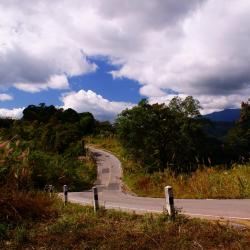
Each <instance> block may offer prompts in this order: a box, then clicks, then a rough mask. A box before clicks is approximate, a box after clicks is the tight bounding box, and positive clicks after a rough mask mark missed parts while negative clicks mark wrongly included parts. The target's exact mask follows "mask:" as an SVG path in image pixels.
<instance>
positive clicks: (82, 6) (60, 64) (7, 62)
mask: <svg viewBox="0 0 250 250" xmlns="http://www.w3.org/2000/svg"><path fill="white" fill-rule="evenodd" d="M0 24H1V25H0V84H1V85H5V86H10V85H15V86H16V87H18V88H19V89H23V90H26V91H31V92H36V91H40V90H44V89H48V88H66V86H67V83H66V82H63V81H62V82H60V83H58V82H57V81H56V82H57V83H58V84H57V83H55V82H54V83H53V84H52V85H51V84H50V79H51V77H53V76H55V75H57V76H62V75H65V76H74V75H80V74H84V73H87V72H91V71H94V70H96V66H95V65H92V64H91V63H90V62H89V61H88V60H87V56H97V55H100V56H107V57H108V58H109V60H110V62H111V63H113V64H120V65H121V69H119V70H117V71H115V72H112V74H113V76H115V77H128V78H131V79H135V80H137V81H139V82H140V83H141V85H142V86H141V90H140V93H141V94H143V95H146V96H148V97H150V98H156V97H162V96H163V95H164V91H163V90H164V89H172V90H174V91H177V92H179V93H180V94H183V95H194V96H195V97H196V98H198V99H200V100H201V103H202V104H203V106H204V105H207V107H205V106H204V108H205V109H207V110H208V109H211V110H212V109H216V108H221V107H222V106H223V105H226V106H227V105H229V104H230V105H231V106H237V105H239V98H240V96H241V95H242V93H244V96H243V97H244V98H245V96H249V95H250V89H249V86H250V73H249V72H250V71H249V61H250V49H249V48H250V47H249V44H250V4H249V0H238V1H235V0H220V1H218V0H190V1H175V0H165V1H162V0H155V1H143V0H133V1H123V0H106V1H101V0H92V1H87V0H71V1H69V0H54V1H50V0H43V1H32V3H31V2H30V0H23V1H22V2H20V1H18V0H1V2H0ZM206 100H212V102H213V105H212V104H211V103H210V102H207V101H206ZM215 100H216V101H215ZM225 100H227V101H225ZM229 102H230V103H229Z"/></svg>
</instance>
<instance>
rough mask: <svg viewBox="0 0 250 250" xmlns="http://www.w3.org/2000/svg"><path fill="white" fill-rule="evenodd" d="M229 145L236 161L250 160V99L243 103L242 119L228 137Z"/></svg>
mask: <svg viewBox="0 0 250 250" xmlns="http://www.w3.org/2000/svg"><path fill="white" fill-rule="evenodd" d="M227 143H228V144H229V146H230V149H231V154H233V156H234V159H235V160H241V161H243V162H245V161H248V160H249V158H250V155H249V152H250V99H249V100H248V101H247V102H242V104H241V111H240V119H239V121H238V122H237V123H236V126H235V127H233V128H232V129H231V130H230V131H229V134H228V136H227Z"/></svg>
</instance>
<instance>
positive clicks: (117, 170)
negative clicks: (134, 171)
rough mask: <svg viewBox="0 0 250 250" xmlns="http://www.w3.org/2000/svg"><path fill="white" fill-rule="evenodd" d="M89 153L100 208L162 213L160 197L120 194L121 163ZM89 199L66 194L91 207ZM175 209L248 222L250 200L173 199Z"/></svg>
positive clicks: (88, 194) (89, 196)
mask: <svg viewBox="0 0 250 250" xmlns="http://www.w3.org/2000/svg"><path fill="white" fill-rule="evenodd" d="M90 151H91V152H92V153H93V154H94V157H95V158H96V161H97V166H98V179H97V181H96V186H97V188H98V191H99V199H100V203H101V204H102V205H104V206H105V207H106V208H115V209H120V210H133V211H137V212H140V211H141V212H162V211H163V209H164V207H165V201H164V199H163V198H145V197H137V196H132V195H130V194H126V193H124V192H123V191H122V190H123V188H122V180H121V176H122V168H121V163H120V161H119V160H118V159H117V158H116V157H115V156H114V155H112V154H111V153H108V152H106V151H103V150H99V149H94V148H90ZM92 197H93V194H92V192H91V191H85V192H74V193H69V200H70V201H72V202H77V203H84V204H92ZM175 207H176V208H178V209H180V211H181V213H183V214H188V215H191V216H197V217H214V218H224V219H244V220H250V199H244V200H236V199H230V200H213V199H207V200H206V199H205V200H204V199H202V200H199V199H198V200H197V199H175Z"/></svg>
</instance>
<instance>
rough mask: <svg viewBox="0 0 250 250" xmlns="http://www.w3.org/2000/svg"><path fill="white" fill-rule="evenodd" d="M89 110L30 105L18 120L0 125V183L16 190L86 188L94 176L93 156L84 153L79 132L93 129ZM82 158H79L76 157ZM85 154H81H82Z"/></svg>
mask: <svg viewBox="0 0 250 250" xmlns="http://www.w3.org/2000/svg"><path fill="white" fill-rule="evenodd" d="M94 123H95V120H94V117H93V115H92V114H90V113H81V114H78V113H77V112H75V111H74V110H72V109H68V110H65V111H63V110H62V109H57V108H55V107H54V106H46V105H45V104H40V105H39V106H34V105H30V106H28V107H27V108H26V109H25V110H24V116H23V118H22V120H16V121H14V122H12V123H11V125H10V126H4V127H2V128H0V133H1V134H2V136H3V137H4V139H3V140H2V141H0V177H1V178H0V186H3V185H6V186H11V187H12V188H16V189H18V190H31V189H33V188H35V189H37V188H38V189H43V188H44V186H45V185H46V184H51V185H53V186H54V187H55V188H56V189H57V190H61V188H62V185H64V184H68V185H69V186H70V188H71V190H77V189H81V190H82V189H86V188H89V187H91V186H92V185H93V182H94V181H95V179H96V169H95V164H94V161H93V159H91V158H90V157H89V156H86V150H85V144H84V141H83V140H82V139H81V138H82V135H84V134H88V133H90V132H91V131H93V130H94ZM80 156H81V157H82V158H81V160H80V159H78V158H79V157H80ZM83 156H85V157H83Z"/></svg>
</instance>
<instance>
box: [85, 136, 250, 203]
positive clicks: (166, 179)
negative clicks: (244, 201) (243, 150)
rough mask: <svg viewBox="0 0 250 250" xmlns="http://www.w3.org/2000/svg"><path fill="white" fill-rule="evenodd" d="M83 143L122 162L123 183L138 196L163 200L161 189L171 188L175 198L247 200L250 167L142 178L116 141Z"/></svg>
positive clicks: (208, 169)
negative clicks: (114, 156) (99, 149)
mask: <svg viewBox="0 0 250 250" xmlns="http://www.w3.org/2000/svg"><path fill="white" fill-rule="evenodd" d="M86 142H88V143H89V144H93V145H94V146H95V147H99V148H103V149H107V150H109V151H111V152H113V153H114V154H115V155H116V156H117V157H118V158H119V159H120V160H121V162H122V165H123V170H124V178H123V179H124V182H125V183H126V184H127V186H128V187H129V188H130V189H131V191H133V192H134V193H136V194H138V195H140V196H151V197H164V187H165V186H167V185H171V186H173V188H174V193H175V197H176V198H250V166H249V165H245V166H242V165H236V166H234V167H233V168H232V169H229V170H225V169H219V168H206V169H203V170H198V171H196V172H195V173H193V174H192V175H185V174H183V175H179V176H178V177H175V176H174V175H173V174H172V173H171V172H169V171H165V172H155V173H153V174H145V173H142V172H140V171H138V172H134V171H133V170H134V169H135V168H140V166H138V164H137V163H135V162H133V161H132V160H131V159H128V158H127V157H126V156H125V154H124V152H123V149H122V146H121V145H120V144H119V142H118V141H117V140H116V139H114V138H91V137H89V138H86Z"/></svg>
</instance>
